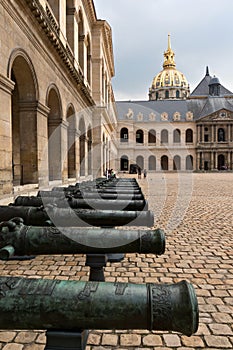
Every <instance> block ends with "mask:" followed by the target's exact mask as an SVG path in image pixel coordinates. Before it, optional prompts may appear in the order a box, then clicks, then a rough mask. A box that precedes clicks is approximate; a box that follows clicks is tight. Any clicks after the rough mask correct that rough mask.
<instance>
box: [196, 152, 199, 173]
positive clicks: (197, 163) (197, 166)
mask: <svg viewBox="0 0 233 350" xmlns="http://www.w3.org/2000/svg"><path fill="white" fill-rule="evenodd" d="M196 170H200V152H197V159H196Z"/></svg>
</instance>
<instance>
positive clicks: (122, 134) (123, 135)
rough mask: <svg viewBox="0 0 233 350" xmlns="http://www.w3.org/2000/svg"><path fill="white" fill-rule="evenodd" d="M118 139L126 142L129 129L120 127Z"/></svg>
mask: <svg viewBox="0 0 233 350" xmlns="http://www.w3.org/2000/svg"><path fill="white" fill-rule="evenodd" d="M120 141H121V142H128V141H129V130H128V129H127V128H121V131H120Z"/></svg>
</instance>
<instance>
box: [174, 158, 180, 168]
mask: <svg viewBox="0 0 233 350" xmlns="http://www.w3.org/2000/svg"><path fill="white" fill-rule="evenodd" d="M180 164H181V161H180V156H175V157H174V158H173V170H180Z"/></svg>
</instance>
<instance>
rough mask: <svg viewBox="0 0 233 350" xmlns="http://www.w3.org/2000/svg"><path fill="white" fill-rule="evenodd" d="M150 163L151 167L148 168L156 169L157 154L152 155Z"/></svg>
mask: <svg viewBox="0 0 233 350" xmlns="http://www.w3.org/2000/svg"><path fill="white" fill-rule="evenodd" d="M148 165H149V168H148V170H156V158H155V156H152V155H151V156H150V157H149V159H148Z"/></svg>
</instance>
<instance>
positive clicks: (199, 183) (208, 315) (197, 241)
mask: <svg viewBox="0 0 233 350" xmlns="http://www.w3.org/2000/svg"><path fill="white" fill-rule="evenodd" d="M138 181H139V184H140V185H141V187H142V190H143V192H144V193H145V195H146V197H147V199H148V201H149V209H151V210H152V211H154V213H155V227H156V228H158V227H159V228H162V229H164V231H165V234H166V251H165V254H164V255H162V256H159V257H156V256H154V255H152V254H146V255H145V254H144V255H143V254H140V255H139V254H127V255H126V256H125V259H124V260H123V261H122V262H121V263H112V264H111V265H110V264H108V265H107V267H106V268H105V277H106V281H111V282H115V281H119V282H120V281H122V282H127V281H128V282H131V283H146V282H151V283H175V282H178V281H181V280H183V279H186V280H187V281H189V282H191V283H192V284H193V285H194V287H195V290H196V294H197V296H198V302H199V311H200V323H199V329H198V332H197V333H196V334H195V335H194V336H192V337H186V336H182V335H180V334H177V333H172V332H158V331H157V332H156V331H153V332H149V331H142V330H132V331H114V332H113V331H98V330H95V331H91V332H90V334H89V338H88V345H87V350H92V349H93V350H97V349H99V350H100V349H109V350H110V349H118V350H119V349H121V350H123V349H125V350H126V349H139V348H144V349H156V350H162V349H164V350H165V349H166V350H171V349H174V350H175V349H177V350H183V349H186V350H194V349H195V350H197V349H212V350H223V349H230V348H233V232H232V231H233V174H232V173H212V174H191V173H190V174H165V175H164V174H155V175H150V174H149V175H148V177H147V179H141V180H138ZM0 265H1V275H9V276H26V277H33V278H38V277H43V278H51V279H54V278H58V279H75V280H88V273H89V268H88V267H85V257H84V256H80V255H76V256H68V255H66V256H58V255H57V256H48V257H46V256H39V257H36V259H34V260H29V261H22V262H17V261H8V262H0ZM44 344H45V335H44V332H38V331H35V332H33V331H30V332H19V331H14V330H12V331H1V332H0V349H3V350H43V349H44Z"/></svg>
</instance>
